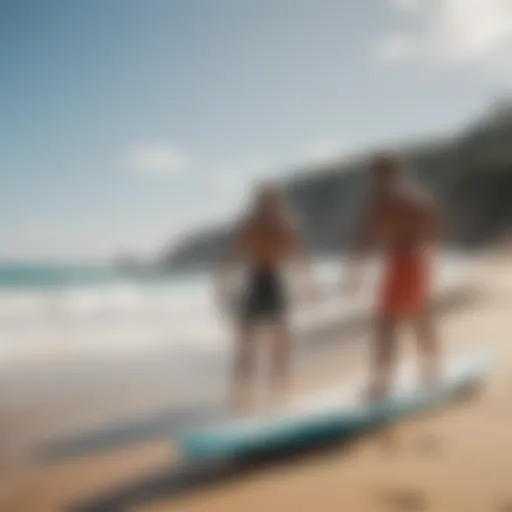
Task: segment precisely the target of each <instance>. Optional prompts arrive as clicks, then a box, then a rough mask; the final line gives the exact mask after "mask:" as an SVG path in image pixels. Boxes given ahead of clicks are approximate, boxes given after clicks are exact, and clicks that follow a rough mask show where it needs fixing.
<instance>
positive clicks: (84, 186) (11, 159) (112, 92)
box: [0, 0, 512, 259]
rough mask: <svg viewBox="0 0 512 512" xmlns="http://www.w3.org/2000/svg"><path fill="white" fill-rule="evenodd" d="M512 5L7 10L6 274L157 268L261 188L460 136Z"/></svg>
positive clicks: (341, 3) (190, 4) (494, 81)
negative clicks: (357, 153) (363, 153)
mask: <svg viewBox="0 0 512 512" xmlns="http://www.w3.org/2000/svg"><path fill="white" fill-rule="evenodd" d="M510 5H511V4H510V3H509V2H507V0H446V1H436V0H147V1H142V0H83V1H79V0H74V1H70V0H3V1H0V69H1V70H2V74H1V86H0V135H1V136H0V178H1V186H0V214H1V215H2V218H3V222H2V223H1V224H0V242H1V243H0V258H24V259H26V258H59V259H66V258H73V259H77V258H100V259H101V258H109V257H111V256H113V255H115V254H116V253H117V252H119V251H124V250H130V251H132V250H133V251H136V252H141V253H145V254H150V253H151V252H153V251H155V250H157V249H159V248H160V247H162V246H163V245H165V244H167V243H168V241H169V240H172V239H173V238H175V237H176V236H180V234H182V233H183V232H184V231H186V230H187V229H190V228H191V227H194V226H196V225H200V224H203V223H208V222H210V221H213V220H216V219H219V218H222V217H223V216H225V215H228V214H230V213H231V212H233V211H234V210H236V209H237V208H238V207H239V205H240V203H241V201H243V200H244V199H245V194H246V192H247V190H248V188H249V183H250V182H251V180H254V179H257V178H258V177H261V176H267V175H280V174H283V173H285V172H287V171H289V170H290V169H293V168H294V167H296V166H298V165H301V164H304V163H314V162H322V161H325V160H328V159H330V158H333V157H336V156H339V155H343V154H347V153H350V152H351V151H354V150H359V149H361V148H366V147H372V146H374V145H379V144H382V143H386V142H388V141H397V140H398V141H399V140H402V139H404V138H411V137H412V138H415V137H417V136H421V135H422V134H429V133H436V132H441V133H443V132H450V131H452V130H454V129H456V128H457V127H459V126H461V125H463V124H464V123H466V122H468V121H469V120H471V119H472V118H474V117H475V116H477V115H478V114H479V113H481V112H482V110H483V109H485V107H486V105H487V104H488V103H489V102H490V101H492V100H493V99H495V97H496V96H497V95H498V94H502V93H503V91H506V90H507V89H508V86H509V82H510V71H509V70H508V66H507V59H506V55H507V53H508V51H509V50H510V49H511V41H512V12H511V6H510Z"/></svg>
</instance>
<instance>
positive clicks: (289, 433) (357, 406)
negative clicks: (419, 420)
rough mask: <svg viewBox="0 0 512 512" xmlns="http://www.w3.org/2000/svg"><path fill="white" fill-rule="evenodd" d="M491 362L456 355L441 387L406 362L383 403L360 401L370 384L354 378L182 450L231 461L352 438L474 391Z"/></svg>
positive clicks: (210, 433) (225, 426)
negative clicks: (423, 380)
mask: <svg viewBox="0 0 512 512" xmlns="http://www.w3.org/2000/svg"><path fill="white" fill-rule="evenodd" d="M490 364H491V354H490V352H489V351H486V350H475V351H473V352H469V353H462V354H455V355H452V356H450V357H448V358H446V360H445V364H444V371H443V375H442V378H441V379H440V382H439V383H438V385H437V386H435V387H433V388H430V389H424V388H422V387H421V386H420V385H419V383H418V378H417V374H418V371H417V370H418V368H417V364H414V362H413V361H410V362H406V363H405V364H402V365H401V366H400V368H399V370H398V372H397V378H396V379H395V383H394V386H393V389H392V392H391V393H390V395H389V397H388V398H387V399H385V400H383V401H381V402H379V403H374V404H369V403H366V404H365V403H364V402H363V401H362V400H361V396H362V389H363V386H364V384H365V383H366V382H367V379H365V378H364V377H365V376H364V375H356V376H355V377H354V378H352V379H350V380H349V381H348V382H345V383H341V384H340V385H337V386H334V387H332V388H329V389H326V390H324V391H322V392H317V393H314V394H310V395H306V396H299V397H295V398H294V399H293V400H290V402H289V403H287V404H286V406H285V407H283V408H282V409H280V410H278V411H275V412H273V413H267V414H263V415H260V416H257V417H251V418H246V419H238V420H230V421H229V420H228V421H225V422H223V423H221V424H218V425H215V426H212V427H211V428H207V429H204V430H199V431H195V432H192V433H189V434H188V435H186V436H184V438H183V439H181V440H180V442H179V446H180V449H181V452H182V453H183V454H184V455H186V456H187V457H189V458H193V459H227V458H236V457H248V456H258V455H263V454H265V453H268V452H275V451H289V450H297V449H304V448H307V447H309V446H310V445H314V444H319V443H322V442H326V441H330V440H334V439H338V438H339V439H341V438H347V437H351V436H354V435H357V434H361V433H362V432H364V431H366V430H368V429H372V428H376V427H379V425H382V424H387V423H389V422H390V421H395V420H398V419H400V418H404V417H407V416H409V415H412V414H414V413H419V412H421V411H427V410H429V409H433V408H435V407H439V406H441V405H443V404H445V403H447V402H449V401H450V400H453V399H455V398H457V397H458V396H460V395H462V394H464V392H469V391H471V390H472V389H474V388H475V387H476V386H477V385H478V384H480V383H481V381H482V380H483V379H484V377H485V375H486V374H487V372H488V371H489V368H490Z"/></svg>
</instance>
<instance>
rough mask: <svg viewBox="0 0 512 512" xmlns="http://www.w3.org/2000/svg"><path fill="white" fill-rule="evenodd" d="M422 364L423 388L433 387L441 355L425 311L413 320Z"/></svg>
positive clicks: (429, 318) (430, 319) (432, 322)
mask: <svg viewBox="0 0 512 512" xmlns="http://www.w3.org/2000/svg"><path fill="white" fill-rule="evenodd" d="M413 326H414V330H415V334H416V339H417V341H418V350H419V353H420V357H421V364H422V380H423V384H424V385H425V386H432V385H435V384H436V383H437V381H438V379H439V374H440V362H441V355H440V350H439V343H438V339H437V335H436V332H435V327H434V320H433V318H432V315H431V313H430V311H428V310H427V309H425V310H424V311H422V312H421V313H420V314H418V315H416V316H415V317H414V319H413Z"/></svg>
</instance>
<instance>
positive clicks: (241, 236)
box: [219, 184, 309, 409]
mask: <svg viewBox="0 0 512 512" xmlns="http://www.w3.org/2000/svg"><path fill="white" fill-rule="evenodd" d="M292 262H300V263H301V267H302V268H304V269H307V270H309V265H308V262H307V259H306V257H305V252H304V250H303V248H302V244H301V243H300V237H299V233H298V230H297V228H296V226H295V225H294V223H293V222H292V220H291V218H290V209H289V207H287V206H285V204H284V199H283V195H282V193H281V191H280V189H279V187H277V186H276V185H272V184H265V185H263V186H262V187H261V188H260V189H259V190H258V191H257V193H256V196H255V202H254V207H253V209H252V212H251V213H250V215H249V216H248V218H246V219H245V220H244V221H243V222H242V223H241V225H240V226H238V228H237V229H236V232H235V235H234V237H233V240H232V243H231V244H230V245H229V249H228V251H227V254H226V255H225V257H224V258H223V260H222V263H221V272H220V277H221V279H220V281H219V283H220V293H221V297H226V296H227V295H229V291H228V290H227V286H226V285H227V283H228V272H229V270H230V269H231V266H232V265H233V264H235V263H243V264H245V266H246V267H248V279H247V281H246V283H245V289H244V293H243V295H242V297H241V301H240V303H239V304H238V306H239V307H238V315H237V324H238V336H237V338H238V339H237V343H236V354H235V368H234V383H233V395H234V397H233V400H234V405H235V408H236V409H240V408H241V407H244V406H245V405H247V393H248V392H250V388H252V386H253V380H254V370H255V368H254V367H255V362H256V357H255V356H256V343H255V339H256V337H257V334H258V330H259V329H258V328H259V327H261V326H265V327H267V328H268V329H269V334H270V335H271V337H272V368H271V375H272V384H273V390H274V392H275V394H276V395H277V397H282V395H283V393H284V392H285V390H286V387H287V383H288V374H289V366H290V333H289V326H288V318H287V316H288V315H287V313H288V296H287V289H286V286H285V282H284V276H283V269H284V266H285V265H286V264H288V263H292ZM307 275H309V272H308V273H307Z"/></svg>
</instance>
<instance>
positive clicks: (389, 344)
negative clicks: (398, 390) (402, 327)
mask: <svg viewBox="0 0 512 512" xmlns="http://www.w3.org/2000/svg"><path fill="white" fill-rule="evenodd" d="M396 328H397V320H396V318H394V317H385V316H381V317H379V318H378V319H377V323H376V328H375V339H374V340H373V346H372V349H371V350H372V357H371V373H370V375H371V377H370V379H371V382H370V388H369V390H368V399H369V400H372V401H373V400H381V399H384V398H386V396H387V394H388V393H389V388H390V385H391V380H392V376H393V375H392V373H393V369H394V366H395V359H396V344H397V340H396V330H397V329H396Z"/></svg>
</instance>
